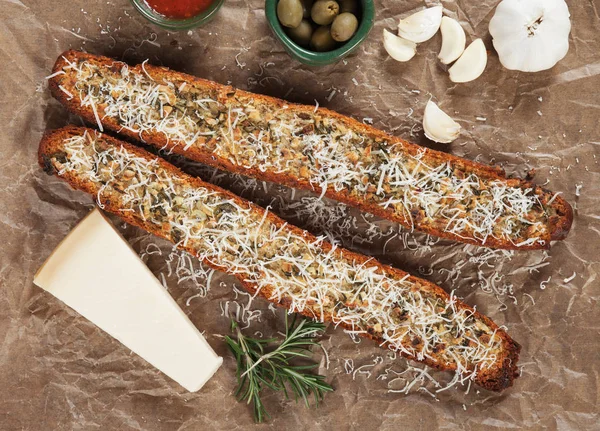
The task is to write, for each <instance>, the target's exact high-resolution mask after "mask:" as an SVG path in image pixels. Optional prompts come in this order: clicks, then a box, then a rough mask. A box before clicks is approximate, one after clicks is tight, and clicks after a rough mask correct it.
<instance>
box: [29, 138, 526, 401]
mask: <svg viewBox="0 0 600 431" xmlns="http://www.w3.org/2000/svg"><path fill="white" fill-rule="evenodd" d="M86 131H87V133H92V134H93V133H94V131H93V130H91V129H86V128H79V127H66V128H63V129H59V130H56V131H53V132H49V133H47V134H46V135H45V136H44V137H43V139H42V141H41V142H40V146H39V164H40V166H41V167H42V168H43V169H44V171H46V172H47V173H48V174H54V175H57V176H59V177H60V178H62V179H63V180H65V181H67V182H68V183H69V184H70V185H71V186H72V187H73V188H75V189H77V190H81V191H84V192H86V193H89V194H91V195H93V196H97V194H98V191H99V190H98V187H97V185H95V184H93V183H92V182H90V181H82V180H80V178H77V177H76V176H75V175H73V174H71V173H69V172H62V173H59V172H57V170H56V168H55V167H54V165H53V163H52V159H53V157H55V156H56V155H57V154H64V142H65V140H66V139H68V138H72V137H74V136H82V135H84V133H85V132H86ZM98 139H102V140H103V141H105V142H106V143H108V144H109V145H113V146H118V147H121V146H122V147H123V148H124V149H125V150H126V151H127V152H130V153H131V154H134V155H136V156H138V157H142V158H144V159H146V160H156V163H158V164H159V166H160V167H161V168H163V169H164V170H165V171H166V172H168V173H169V174H170V175H173V177H177V178H183V179H184V181H185V182H186V184H189V185H191V186H193V187H198V188H204V189H208V190H210V191H214V192H216V193H218V194H220V195H222V196H223V197H224V198H225V199H227V200H232V201H234V202H235V203H236V204H237V205H239V206H240V207H242V208H250V209H251V211H252V212H253V213H255V214H256V215H257V216H258V217H263V216H264V215H265V210H264V209H263V208H261V207H259V206H257V205H255V204H253V203H251V202H248V201H246V200H244V199H242V198H240V197H238V196H236V195H234V194H233V193H231V192H229V191H227V190H224V189H222V188H220V187H217V186H215V185H212V184H209V183H205V182H203V181H201V180H200V179H198V178H195V177H192V176H189V175H187V174H185V173H183V172H181V171H180V170H179V169H177V168H176V167H175V166H173V165H171V164H169V163H167V162H166V161H164V160H163V159H161V158H158V157H156V156H154V155H152V154H150V153H148V152H146V151H145V150H142V149H140V148H137V147H135V146H133V145H130V144H128V143H125V142H122V141H119V140H117V139H115V138H112V137H110V136H108V135H100V136H99V137H98ZM102 204H103V206H104V209H105V210H106V211H109V212H111V213H114V214H116V215H117V216H119V217H120V218H122V219H123V220H124V221H126V222H128V223H130V224H132V225H135V226H138V227H140V228H142V229H145V230H147V231H148V232H151V233H152V234H154V235H157V236H159V237H162V238H165V239H167V240H172V238H171V237H170V235H169V232H166V231H165V230H164V228H163V229H161V227H160V226H159V225H157V224H152V223H150V222H148V221H146V220H143V219H142V217H140V215H139V214H138V213H137V212H124V211H122V209H123V206H122V205H121V204H120V202H119V201H118V199H109V198H106V199H103V200H102ZM266 218H267V220H268V221H269V222H270V223H273V224H274V225H275V226H277V228H281V229H283V231H284V232H289V233H292V234H295V235H298V236H301V237H303V238H306V239H307V240H308V241H310V242H313V241H316V237H314V236H313V235H311V234H310V233H308V232H306V231H303V230H302V229H299V228H297V227H295V226H292V225H290V224H288V223H286V222H285V221H284V220H282V219H280V218H279V217H277V216H276V215H274V214H273V213H271V212H267V214H266ZM178 247H179V248H181V249H183V250H185V251H187V252H189V253H190V254H192V255H196V256H198V252H197V250H195V249H194V248H193V247H191V246H187V247H186V246H183V245H182V244H178ZM331 250H332V246H331V244H329V243H326V242H323V243H322V252H323V253H329V252H331ZM337 253H339V255H340V256H342V257H343V258H346V259H349V260H352V261H355V262H357V263H359V264H363V263H367V262H368V264H369V266H374V267H376V268H377V270H378V271H380V272H381V273H383V274H385V275H386V276H388V277H391V278H394V279H402V278H403V277H406V276H407V274H406V273H405V272H403V271H400V270H398V269H395V268H393V267H390V266H386V265H382V264H380V263H378V262H377V261H375V260H373V259H370V258H368V257H366V256H363V255H360V254H358V253H354V252H352V251H349V250H345V249H338V251H337ZM204 262H205V263H206V264H207V265H209V266H211V267H212V268H214V269H217V270H220V271H225V272H227V267H226V266H225V265H219V264H218V263H216V262H212V261H207V260H205V261H204ZM232 275H234V276H235V277H236V278H237V279H238V280H239V282H240V283H241V284H242V285H243V286H244V287H245V288H246V289H247V290H248V291H250V292H251V293H255V292H257V285H256V284H254V283H253V282H249V281H248V280H247V277H246V276H245V275H244V274H240V273H234V274H232ZM408 280H409V281H410V282H412V283H414V284H415V285H417V286H419V288H420V289H423V291H424V292H425V291H426V292H429V293H431V294H433V295H435V297H437V298H439V299H441V300H443V301H444V302H448V301H449V300H450V297H449V295H448V294H447V293H446V292H445V291H444V290H443V289H441V288H440V287H438V286H437V285H435V284H433V283H430V282H428V281H426V280H423V279H419V278H417V277H412V276H410V277H409V278H408ZM272 293H273V289H272V287H271V288H270V287H269V286H267V287H266V288H265V287H264V286H263V287H262V288H261V289H258V294H260V295H261V296H262V297H264V298H265V299H267V300H269V301H272V302H274V303H275V304H277V305H278V306H282V307H286V308H289V307H290V305H291V304H290V299H289V298H286V297H283V298H282V299H281V301H279V302H277V300H274V299H272ZM456 306H457V308H458V309H464V310H469V311H471V312H473V316H474V318H475V319H478V321H481V322H483V323H484V324H486V325H487V326H488V327H489V328H491V330H493V331H495V333H496V335H497V336H498V337H499V338H500V340H501V342H500V345H501V351H500V353H499V355H498V357H497V359H496V361H495V362H494V364H493V365H492V366H490V367H488V368H485V369H481V370H478V373H477V375H476V377H475V379H474V380H475V382H476V383H478V384H479V385H480V386H482V387H484V388H486V389H488V390H492V391H501V390H503V389H506V388H507V387H509V386H511V385H512V384H513V380H514V379H515V378H516V377H518V371H517V361H518V358H519V351H520V346H519V344H518V343H516V342H515V341H513V340H512V339H511V338H510V336H509V335H508V334H507V333H506V332H505V331H504V330H502V329H500V328H499V327H498V326H497V325H496V324H495V323H494V322H493V321H492V320H490V319H489V318H487V317H486V316H483V315H482V314H480V313H478V312H477V311H475V310H474V309H473V308H471V307H469V306H468V305H466V304H464V303H462V302H458V301H457V303H456ZM302 314H304V315H305V316H307V317H310V318H314V317H315V314H314V312H311V310H308V309H307V310H304V311H303V312H302ZM324 320H326V321H331V316H330V315H326V316H324ZM338 323H339V322H338ZM339 324H340V325H341V326H342V327H345V328H346V329H349V330H351V329H352V328H351V327H350V326H349V325H345V324H344V323H343V322H342V323H339ZM361 335H362V336H365V337H367V338H371V339H372V340H374V341H375V342H377V343H379V344H380V345H382V346H388V347H389V345H388V343H386V342H385V341H384V340H383V339H382V338H381V337H379V336H377V335H375V334H374V332H372V331H369V332H368V333H366V334H361ZM400 353H401V354H402V355H403V356H405V357H407V358H409V359H413V360H418V359H417V358H415V357H414V356H412V355H410V354H406V353H404V352H400ZM421 362H423V363H425V364H427V365H429V366H432V367H434V368H438V369H442V370H454V369H456V365H455V364H448V363H445V362H444V363H440V362H439V361H435V360H432V359H429V358H427V357H425V358H424V359H423V360H421ZM453 365H454V366H453Z"/></svg>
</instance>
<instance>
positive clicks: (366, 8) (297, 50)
mask: <svg viewBox="0 0 600 431" xmlns="http://www.w3.org/2000/svg"><path fill="white" fill-rule="evenodd" d="M278 2H279V0H265V15H266V16H267V21H268V23H269V26H270V27H271V30H273V33H275V37H277V39H279V41H280V42H281V43H282V44H283V46H284V48H285V50H286V51H287V52H288V53H289V54H290V55H291V56H292V57H293V58H295V59H296V60H298V61H300V62H301V63H304V64H308V65H311V66H324V65H326V64H331V63H335V62H337V61H340V60H341V59H342V58H344V57H345V56H347V55H348V54H350V53H351V52H353V51H354V50H356V48H358V45H360V44H361V43H362V42H363V41H364V40H365V39H366V38H367V35H368V34H369V32H370V31H371V28H373V22H374V21H375V4H374V1H373V0H360V4H361V9H362V10H361V12H362V16H361V21H360V24H359V26H358V30H357V31H356V34H355V35H354V36H352V38H351V39H350V40H349V41H347V42H345V43H344V44H343V45H342V46H340V47H339V48H336V49H334V50H333V51H327V52H315V51H311V50H309V49H306V48H302V47H301V46H299V45H298V44H296V43H295V42H294V41H293V40H292V39H290V37H289V36H288V35H287V34H286V33H285V30H284V29H283V26H282V25H281V24H280V23H279V20H278V19H277V3H278Z"/></svg>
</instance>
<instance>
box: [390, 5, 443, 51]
mask: <svg viewBox="0 0 600 431" xmlns="http://www.w3.org/2000/svg"><path fill="white" fill-rule="evenodd" d="M442 10H443V8H442V5H439V6H433V7H430V8H427V9H423V10H422V11H419V12H417V13H414V14H412V15H411V16H409V17H407V18H404V19H403V20H400V23H399V24H398V34H399V35H400V36H401V37H403V38H404V39H407V40H410V41H413V42H415V43H421V42H425V41H426V40H429V39H431V38H432V37H433V36H434V35H435V34H436V33H437V31H438V29H439V28H440V24H441V23H442Z"/></svg>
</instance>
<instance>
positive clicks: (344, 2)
mask: <svg viewBox="0 0 600 431" xmlns="http://www.w3.org/2000/svg"><path fill="white" fill-rule="evenodd" d="M339 4H340V13H344V12H350V13H352V14H354V15H355V16H356V15H358V0H339Z"/></svg>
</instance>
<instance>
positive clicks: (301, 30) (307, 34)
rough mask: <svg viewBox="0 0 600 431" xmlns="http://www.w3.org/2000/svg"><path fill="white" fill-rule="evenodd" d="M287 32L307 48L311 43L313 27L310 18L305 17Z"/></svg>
mask: <svg viewBox="0 0 600 431" xmlns="http://www.w3.org/2000/svg"><path fill="white" fill-rule="evenodd" d="M286 33H287V34H288V36H289V37H290V38H291V39H292V40H293V41H294V42H296V43H297V44H298V45H300V46H303V47H305V48H306V47H307V46H308V45H309V44H310V38H311V36H312V34H313V27H312V24H311V23H310V21H309V20H307V19H303V20H302V22H301V23H300V25H299V26H298V27H296V28H288V29H287V30H286Z"/></svg>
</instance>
